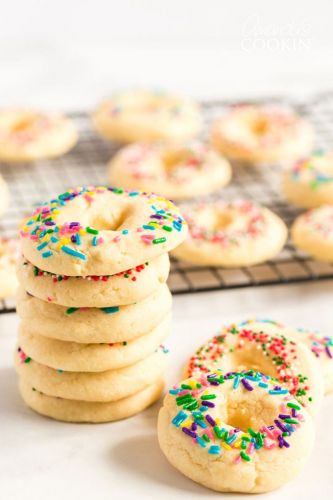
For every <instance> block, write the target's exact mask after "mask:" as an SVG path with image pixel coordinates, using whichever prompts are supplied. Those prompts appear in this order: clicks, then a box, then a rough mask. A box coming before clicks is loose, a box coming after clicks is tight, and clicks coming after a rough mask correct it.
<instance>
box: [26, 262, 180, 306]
mask: <svg viewBox="0 0 333 500" xmlns="http://www.w3.org/2000/svg"><path fill="white" fill-rule="evenodd" d="M169 269H170V262H169V256H168V254H166V253H165V254H163V255H160V256H159V257H157V258H156V259H154V260H152V261H150V262H145V263H143V264H140V265H138V266H136V267H135V268H133V269H128V270H126V271H122V272H121V273H117V274H113V275H111V276H64V275H63V274H52V273H49V272H47V271H42V270H41V269H39V268H38V267H36V266H34V265H32V264H31V263H30V262H28V261H27V260H26V259H24V258H21V259H19V261H18V266H17V275H18V279H19V281H20V283H21V285H22V287H23V288H24V289H25V290H27V292H29V293H30V294H31V295H33V296H34V297H38V298H39V299H42V300H45V301H48V302H52V303H53V304H59V305H63V306H67V307H110V306H120V305H127V304H133V303H134V302H138V301H142V300H144V299H145V298H146V297H148V295H151V294H152V293H153V292H154V291H155V290H157V288H159V287H160V285H161V284H163V283H165V282H166V280H167V278H168V275H169Z"/></svg>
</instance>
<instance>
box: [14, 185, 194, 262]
mask: <svg viewBox="0 0 333 500" xmlns="http://www.w3.org/2000/svg"><path fill="white" fill-rule="evenodd" d="M106 193H113V194H114V195H117V196H124V197H128V198H130V199H132V198H133V197H135V196H140V197H144V198H146V200H147V204H148V206H149V210H150V214H149V216H148V218H147V219H146V220H144V221H143V224H142V225H141V226H139V227H137V228H134V229H119V230H118V229H117V230H115V231H112V233H113V236H112V238H111V239H110V240H108V243H111V242H113V243H118V242H119V241H120V240H121V238H124V237H128V236H129V234H132V236H135V235H136V233H142V232H143V233H142V234H139V237H138V241H141V242H142V243H144V244H145V245H147V244H154V245H157V244H161V243H165V242H166V241H167V236H168V235H170V233H171V232H172V231H173V230H176V231H177V232H180V231H182V229H183V227H184V225H185V224H186V223H185V221H184V219H183V218H182V217H181V216H180V214H179V211H178V209H177V207H176V206H175V205H173V203H172V202H171V201H169V200H166V199H164V198H162V197H160V196H157V195H154V194H148V193H142V192H138V191H126V190H124V189H119V188H113V187H106V186H99V187H93V186H89V187H78V188H76V189H69V190H68V191H66V192H65V193H62V194H60V195H59V196H58V197H57V198H55V199H53V200H51V201H50V202H49V203H45V204H43V205H41V206H39V207H37V208H36V210H35V211H34V212H33V214H32V215H31V217H29V218H28V220H26V221H25V223H24V225H23V227H22V229H21V231H20V235H21V237H22V238H29V239H30V240H31V241H33V242H35V243H36V244H37V245H36V249H37V250H38V251H39V252H43V253H42V257H43V258H45V259H46V258H52V256H53V254H54V252H59V251H61V252H63V253H64V254H65V255H68V256H70V257H74V258H76V259H79V260H83V261H85V260H87V255H86V253H85V252H84V248H85V247H87V246H88V247H89V246H93V247H97V246H98V245H103V244H104V243H105V239H104V238H103V237H102V236H100V231H99V230H97V229H95V228H93V227H91V226H83V225H82V224H81V223H80V222H79V221H71V222H65V223H57V220H58V217H59V214H60V213H61V209H62V208H63V207H65V206H66V205H68V204H70V203H71V202H72V201H73V200H74V199H76V198H78V197H83V198H84V199H85V200H86V202H87V203H88V204H91V203H93V202H94V201H95V200H96V198H97V197H98V196H101V195H105V194H106ZM165 227H167V228H168V229H167V230H165ZM145 231H149V234H147V233H145ZM151 232H152V233H155V235H154V234H153V235H152V234H151ZM105 233H107V231H105ZM110 233H111V231H110ZM114 233H115V236H114ZM151 236H152V238H151V239H150V237H151ZM77 247H81V248H77Z"/></svg>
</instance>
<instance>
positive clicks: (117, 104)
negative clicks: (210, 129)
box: [92, 90, 201, 143]
mask: <svg viewBox="0 0 333 500" xmlns="http://www.w3.org/2000/svg"><path fill="white" fill-rule="evenodd" d="M92 120H93V123H94V126H95V128H96V130H97V131H98V132H99V133H100V134H101V135H102V136H103V137H105V138H106V139H110V140H112V141H116V142H121V143H129V142H141V141H142V142H156V141H182V140H187V139H191V138H192V137H194V136H196V135H197V134H198V132H199V131H200V129H201V115H200V111H199V107H198V105H197V104H196V103H195V102H194V101H192V100H191V99H185V98H183V97H178V96H174V95H169V94H165V93H161V92H149V91H144V90H142V91H140V90H134V91H129V92H123V93H120V94H116V95H114V96H113V97H111V99H109V100H106V101H104V102H102V103H101V104H100V105H99V106H98V108H97V110H96V112H95V113H94V114H93V117H92Z"/></svg>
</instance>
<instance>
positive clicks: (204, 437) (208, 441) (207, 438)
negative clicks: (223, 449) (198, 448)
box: [202, 433, 210, 443]
mask: <svg viewBox="0 0 333 500" xmlns="http://www.w3.org/2000/svg"><path fill="white" fill-rule="evenodd" d="M202 437H203V439H204V440H205V441H206V443H210V439H209V437H208V436H207V434H206V433H205V434H203V435H202Z"/></svg>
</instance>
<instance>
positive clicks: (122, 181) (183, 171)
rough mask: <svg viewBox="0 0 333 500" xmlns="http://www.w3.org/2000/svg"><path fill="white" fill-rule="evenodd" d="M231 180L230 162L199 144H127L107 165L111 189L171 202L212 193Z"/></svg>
mask: <svg viewBox="0 0 333 500" xmlns="http://www.w3.org/2000/svg"><path fill="white" fill-rule="evenodd" d="M230 178H231V167H230V164H229V162H228V161H227V160H225V159H224V158H222V156H220V155H219V154H218V153H216V152H215V151H214V150H213V149H212V148H210V147H209V146H206V145H204V144H202V143H189V144H184V145H166V144H144V143H137V144H130V145H129V146H126V147H125V148H123V149H121V150H120V151H118V153H116V155H115V156H114V157H113V158H112V160H111V162H110V166H109V179H110V182H111V184H112V185H113V186H122V187H123V188H126V189H140V190H142V191H149V192H154V193H158V194H160V195H162V196H165V197H166V198H171V199H173V200H177V199H184V198H192V197H193V196H199V195H205V194H209V193H212V192H214V191H216V190H218V189H220V188H222V187H223V186H225V185H226V184H228V182H229V181H230Z"/></svg>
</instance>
